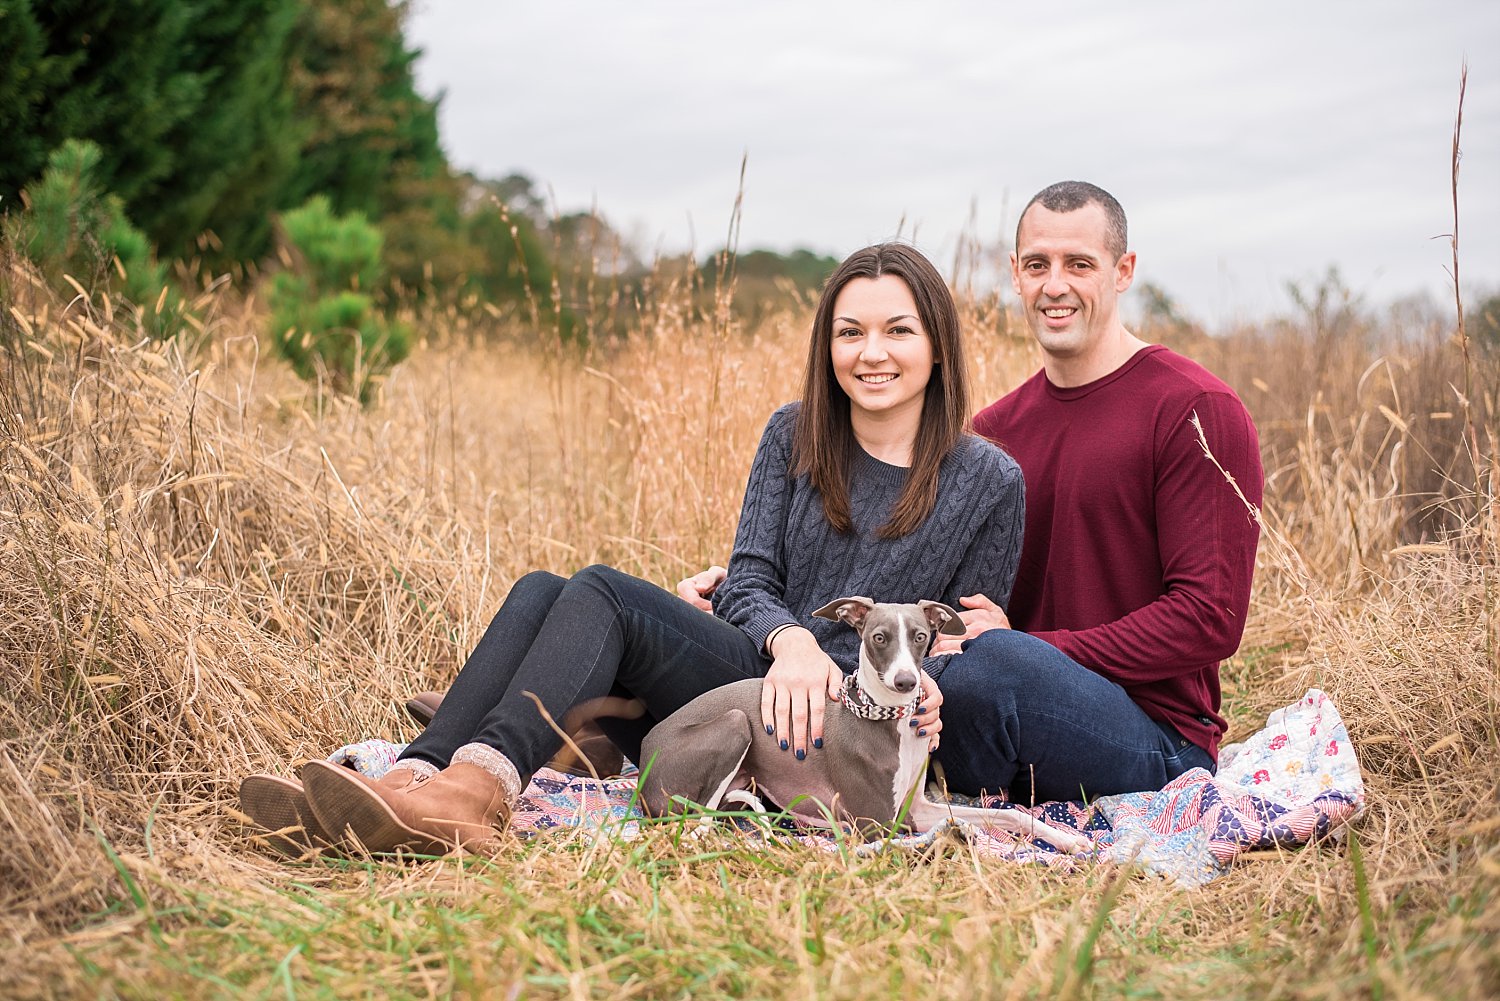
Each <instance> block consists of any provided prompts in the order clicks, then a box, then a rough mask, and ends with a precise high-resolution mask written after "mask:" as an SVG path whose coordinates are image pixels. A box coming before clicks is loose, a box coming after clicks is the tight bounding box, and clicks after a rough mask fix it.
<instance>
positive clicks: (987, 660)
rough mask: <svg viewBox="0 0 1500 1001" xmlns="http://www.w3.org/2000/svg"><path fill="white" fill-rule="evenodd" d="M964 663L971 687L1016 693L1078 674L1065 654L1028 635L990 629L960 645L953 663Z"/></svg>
mask: <svg viewBox="0 0 1500 1001" xmlns="http://www.w3.org/2000/svg"><path fill="white" fill-rule="evenodd" d="M959 662H967V664H968V665H969V666H970V668H971V670H968V671H965V672H963V674H964V675H965V677H966V678H967V679H968V680H969V681H970V683H973V684H988V685H999V686H1003V687H1005V688H1009V689H1012V690H1015V691H1017V692H1033V691H1036V690H1039V689H1040V690H1045V689H1047V688H1048V687H1050V686H1051V685H1052V684H1053V683H1054V682H1055V681H1056V680H1057V679H1058V678H1059V676H1060V675H1061V674H1064V673H1066V672H1068V671H1072V670H1082V669H1081V668H1079V666H1078V665H1077V664H1074V663H1073V662H1072V661H1071V660H1070V659H1069V658H1068V657H1067V655H1066V654H1064V653H1063V652H1062V651H1060V650H1058V649H1057V648H1056V647H1054V646H1052V645H1051V644H1050V643H1047V642H1045V641H1043V640H1039V639H1037V638H1036V637H1035V636H1032V635H1030V634H1029V633H1022V632H1017V631H1015V630H1014V629H991V630H990V631H989V632H986V633H981V634H980V635H978V636H976V637H975V638H974V639H972V640H969V641H968V642H967V643H965V644H964V651H963V653H962V654H961V655H959V656H958V657H956V658H954V663H955V664H957V663H959Z"/></svg>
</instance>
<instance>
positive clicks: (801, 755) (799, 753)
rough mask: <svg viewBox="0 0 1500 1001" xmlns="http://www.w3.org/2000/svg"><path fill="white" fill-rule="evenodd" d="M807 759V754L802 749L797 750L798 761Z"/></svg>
mask: <svg viewBox="0 0 1500 1001" xmlns="http://www.w3.org/2000/svg"><path fill="white" fill-rule="evenodd" d="M805 757H807V752H806V751H804V750H803V749H802V748H800V747H799V748H797V760H798V761H801V760H802V759H803V758H805Z"/></svg>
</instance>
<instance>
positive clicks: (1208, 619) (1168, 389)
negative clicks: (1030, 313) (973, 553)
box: [974, 346, 1263, 758]
mask: <svg viewBox="0 0 1500 1001" xmlns="http://www.w3.org/2000/svg"><path fill="white" fill-rule="evenodd" d="M1195 414H1196V415H1197V417H1198V420H1199V421H1200V422H1201V424H1202V427H1203V432H1204V436H1205V437H1206V439H1207V441H1208V446H1209V449H1210V450H1211V451H1212V452H1213V455H1214V457H1215V458H1216V459H1217V460H1218V461H1219V463H1220V464H1221V465H1222V466H1223V467H1224V468H1225V470H1227V471H1228V472H1229V473H1230V474H1231V475H1232V476H1233V477H1234V479H1235V481H1236V482H1237V483H1238V485H1239V488H1240V490H1241V491H1243V492H1244V494H1245V497H1246V499H1248V500H1249V501H1250V503H1252V504H1254V505H1256V507H1257V508H1258V507H1259V505H1260V503H1261V491H1262V488H1263V475H1262V472H1261V464H1260V445H1259V441H1258V439H1257V436H1256V433H1255V425H1254V424H1253V423H1252V422H1251V420H1250V415H1249V414H1248V413H1247V412H1246V410H1245V407H1244V405H1243V404H1242V403H1241V402H1240V400H1239V398H1238V397H1237V396H1236V395H1235V394H1234V391H1233V390H1231V389H1230V388H1229V387H1228V386H1227V385H1225V384H1224V383H1223V382H1221V381H1220V380H1219V379H1217V378H1215V377H1214V376H1213V375H1212V374H1210V373H1209V372H1208V371H1207V370H1206V369H1204V368H1203V367H1202V366H1200V365H1198V364H1196V363H1195V362H1192V361H1189V360H1188V359H1186V358H1184V357H1182V356H1181V355H1178V354H1175V353H1173V352H1171V351H1169V350H1167V349H1166V348H1164V347H1161V346H1152V347H1148V348H1144V349H1142V350H1141V351H1138V352H1137V353H1136V354H1135V355H1134V356H1133V357H1132V358H1131V359H1130V360H1129V361H1128V362H1126V363H1125V364H1124V365H1123V366H1122V367H1120V368H1119V369H1117V370H1116V371H1114V372H1111V373H1110V374H1109V375H1107V376H1105V377H1103V378H1102V379H1099V380H1097V381H1095V382H1091V383H1089V384H1087V385H1084V386H1076V387H1071V388H1066V389H1064V388H1060V387H1057V386H1054V385H1052V384H1051V383H1050V382H1049V381H1048V380H1047V377H1046V374H1045V373H1044V372H1038V373H1037V374H1036V375H1034V376H1032V377H1031V378H1030V379H1028V380H1027V381H1026V382H1025V383H1023V384H1022V385H1021V386H1020V387H1018V388H1017V389H1016V390H1014V391H1013V392H1011V393H1010V394H1008V395H1007V396H1005V397H1004V398H1003V399H1001V400H999V401H998V402H996V403H994V404H993V405H991V406H990V407H988V408H986V409H985V410H983V411H981V412H980V413H979V415H978V416H977V417H975V419H974V427H975V430H976V431H978V432H979V433H980V434H982V435H984V436H985V437H987V438H989V439H991V440H993V441H995V442H997V443H999V444H1000V445H1001V446H1002V447H1003V448H1005V449H1006V451H1008V452H1010V454H1011V455H1012V456H1014V457H1015V459H1016V461H1017V462H1019V463H1020V465H1021V470H1022V472H1023V473H1024V475H1025V477H1026V536H1025V541H1024V543H1023V546H1022V551H1021V567H1020V572H1019V574H1018V576H1017V578H1016V583H1015V587H1014V589H1013V591H1012V593H1011V602H1010V606H1009V608H1008V609H1007V613H1008V615H1009V617H1010V620H1011V624H1012V625H1013V626H1014V627H1015V628H1016V629H1021V630H1024V631H1026V632H1028V633H1031V634H1032V635H1034V636H1036V637H1038V638H1039V639H1042V640H1045V641H1046V642H1048V643H1050V644H1052V645H1053V646H1055V647H1057V648H1058V649H1059V650H1061V651H1062V652H1063V653H1065V654H1067V655H1068V656H1069V657H1071V658H1073V659H1074V660H1075V661H1077V662H1078V663H1080V664H1082V665H1083V666H1085V667H1087V668H1089V669H1091V670H1093V671H1095V672H1096V673H1098V674H1100V675H1102V676H1104V677H1106V678H1108V679H1110V680H1111V681H1114V682H1117V683H1118V684H1120V685H1121V686H1122V687H1124V689H1125V690H1126V692H1128V693H1129V695H1130V697H1131V699H1133V700H1134V701H1135V702H1136V704H1137V705H1139V706H1140V707H1141V708H1142V709H1143V710H1144V711H1145V713H1146V715H1147V716H1149V717H1151V718H1152V719H1158V720H1165V721H1167V722H1169V723H1171V724H1172V725H1173V726H1175V727H1176V728H1177V729H1178V731H1179V732H1181V734H1182V735H1183V736H1184V737H1186V738H1187V739H1188V740H1191V741H1192V742H1193V743H1195V744H1197V745H1198V746H1199V747H1202V748H1204V749H1205V750H1207V751H1208V753H1209V754H1211V755H1213V756H1214V757H1216V758H1217V756H1218V749H1219V738H1220V737H1221V736H1222V735H1223V733H1224V730H1225V722H1224V720H1223V718H1222V717H1221V716H1220V715H1219V699H1220V694H1219V662H1220V661H1221V660H1223V659H1224V658H1226V657H1229V656H1230V655H1231V654H1233V653H1234V651H1235V649H1236V648H1237V647H1238V646H1239V642H1240V636H1241V635H1242V633H1243V631H1244V627H1245V614H1246V612H1247V610H1248V608H1249V604H1250V581H1251V576H1252V573H1253V572H1254V567H1255V547H1256V542H1257V540H1258V538H1259V527H1258V526H1257V524H1256V522H1255V520H1254V519H1253V518H1252V516H1251V514H1250V512H1249V510H1248V509H1247V508H1246V506H1245V503H1244V501H1242V500H1241V499H1240V498H1239V496H1237V495H1236V493H1235V490H1234V488H1233V487H1232V486H1231V485H1230V483H1229V482H1228V481H1227V480H1226V479H1225V477H1224V474H1223V473H1221V472H1220V471H1219V470H1218V469H1217V468H1215V466H1214V464H1213V463H1212V462H1210V461H1209V459H1208V458H1207V457H1206V456H1205V455H1204V453H1203V447H1202V445H1201V444H1200V442H1199V440H1198V431H1197V428H1195V427H1194V426H1193V423H1192V418H1193V416H1194V415H1195Z"/></svg>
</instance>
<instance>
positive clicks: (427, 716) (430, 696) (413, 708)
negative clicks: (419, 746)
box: [406, 692, 443, 727]
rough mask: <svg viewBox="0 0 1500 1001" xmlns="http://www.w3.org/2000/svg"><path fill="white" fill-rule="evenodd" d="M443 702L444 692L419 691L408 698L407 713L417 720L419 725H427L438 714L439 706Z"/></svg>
mask: <svg viewBox="0 0 1500 1001" xmlns="http://www.w3.org/2000/svg"><path fill="white" fill-rule="evenodd" d="M442 704H443V693H442V692H418V693H417V694H415V695H413V696H412V697H411V698H409V699H407V700H406V714H407V715H408V716H410V717H411V718H412V719H414V720H416V721H417V724H418V725H419V726H424V727H425V726H426V725H427V724H428V723H431V722H432V717H434V716H436V715H437V711H438V706H440V705H442Z"/></svg>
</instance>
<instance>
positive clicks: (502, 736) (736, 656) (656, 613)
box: [450, 566, 769, 783]
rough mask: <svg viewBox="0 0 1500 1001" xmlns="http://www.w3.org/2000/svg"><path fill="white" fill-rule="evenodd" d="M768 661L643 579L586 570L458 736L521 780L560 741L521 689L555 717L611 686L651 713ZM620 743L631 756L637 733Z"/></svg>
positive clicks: (656, 715) (743, 639) (731, 630)
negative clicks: (496, 755)
mask: <svg viewBox="0 0 1500 1001" xmlns="http://www.w3.org/2000/svg"><path fill="white" fill-rule="evenodd" d="M768 667H769V664H768V662H767V661H766V660H765V658H763V657H762V656H760V654H759V653H758V652H757V651H756V649H755V644H754V643H753V642H751V640H750V638H749V637H747V636H746V635H745V634H744V633H743V632H741V631H740V630H739V629H736V628H735V627H734V626H731V625H729V624H728V623H727V622H724V621H723V620H722V619H718V618H715V617H714V616H712V615H709V614H707V613H705V612H702V611H699V610H698V609H696V608H694V607H693V606H691V605H689V604H688V603H687V602H685V601H683V600H682V599H680V598H678V597H677V596H676V595H673V594H672V593H670V592H668V591H665V590H663V589H662V588H660V587H657V586H656V585H655V584H652V583H650V582H649V581H644V580H640V579H639V578H636V577H632V576H630V575H629V574H626V573H622V572H620V571H618V570H614V569H612V568H610V567H603V566H593V567H587V568H585V569H583V570H580V571H579V572H578V573H577V574H575V575H574V576H573V577H572V578H571V579H570V580H569V581H568V582H567V584H566V585H565V586H564V587H563V588H562V590H561V592H560V593H559V594H558V595H557V598H556V600H555V601H553V603H552V608H551V611H550V612H549V613H548V615H547V618H546V621H545V622H544V623H543V624H542V627H541V629H540V630H539V631H538V633H537V635H536V639H535V640H534V641H533V642H532V644H531V647H530V649H528V650H527V652H526V655H525V657H524V658H522V660H521V663H520V665H519V667H517V669H516V671H515V675H514V677H513V678H512V679H511V681H510V683H509V685H508V686H507V688H506V690H505V694H504V695H503V696H502V697H501V698H500V700H499V703H498V704H497V705H495V707H494V708H493V709H492V710H491V711H490V712H489V713H487V714H486V715H485V717H484V719H483V720H481V721H480V723H479V726H478V727H477V728H475V730H474V731H473V732H472V734H471V735H469V736H468V737H467V738H466V741H465V742H469V741H472V742H477V743H481V744H485V745H488V746H490V747H493V748H495V749H496V750H498V751H500V752H501V753H502V754H504V755H505V756H506V757H507V758H509V759H510V761H511V763H512V764H514V765H515V767H516V769H517V771H518V772H519V773H520V775H521V778H522V780H523V783H524V781H525V780H526V779H528V778H529V776H530V775H531V774H532V773H533V772H534V771H535V770H536V769H537V768H538V767H539V766H540V765H541V764H542V763H543V762H545V761H546V760H547V759H548V758H549V757H551V755H552V754H554V753H555V752H556V751H557V748H558V747H559V746H560V744H561V738H559V737H558V736H557V734H556V733H555V732H554V731H553V730H552V728H551V727H550V726H549V725H548V724H547V722H546V720H545V719H543V718H542V715H541V713H540V712H538V711H537V707H536V704H535V703H534V702H532V701H531V699H529V698H527V697H526V695H525V694H524V693H525V692H527V691H530V692H533V693H535V694H536V695H537V696H538V697H539V698H540V699H541V701H542V704H543V705H544V706H546V708H547V712H548V713H550V714H551V715H552V718H553V719H554V720H558V721H560V720H562V718H563V716H564V714H565V713H567V711H568V710H569V709H571V708H572V707H573V706H575V705H578V704H579V703H581V702H584V701H587V700H589V699H594V698H598V697H599V696H602V695H607V694H611V693H613V694H621V693H625V694H629V695H632V696H635V697H637V698H639V699H641V701H643V702H644V703H645V704H646V710H647V713H648V714H649V716H650V717H651V718H653V719H656V720H660V719H664V718H665V717H666V716H669V715H671V714H672V713H673V712H676V711H677V710H678V709H680V708H682V706H684V705H686V704H687V703H689V702H691V701H692V700H693V699H695V698H697V697H698V696H699V695H701V694H703V693H704V692H707V691H709V690H711V689H714V688H718V687H719V686H721V685H726V684H729V683H730V682H733V681H740V680H743V679H745V678H755V677H761V676H763V675H764V674H765V672H766V669H767V668H768ZM611 736H612V737H614V736H615V733H614V732H611ZM620 749H621V750H622V751H624V752H625V753H626V754H627V755H630V756H631V758H632V759H638V756H639V754H640V746H639V743H638V740H637V742H635V743H633V745H632V746H624V745H622V746H621V748H620ZM450 753H451V752H450Z"/></svg>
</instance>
